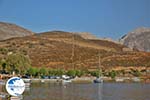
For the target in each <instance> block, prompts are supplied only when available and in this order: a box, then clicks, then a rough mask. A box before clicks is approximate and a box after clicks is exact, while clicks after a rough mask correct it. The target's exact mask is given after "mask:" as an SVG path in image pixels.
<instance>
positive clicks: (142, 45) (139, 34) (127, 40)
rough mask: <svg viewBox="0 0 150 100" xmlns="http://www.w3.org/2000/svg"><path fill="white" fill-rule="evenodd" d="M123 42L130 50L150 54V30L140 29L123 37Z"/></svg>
mask: <svg viewBox="0 0 150 100" xmlns="http://www.w3.org/2000/svg"><path fill="white" fill-rule="evenodd" d="M121 42H122V43H123V44H124V45H126V46H128V47H129V48H132V49H137V50H140V51H146V52H150V28H138V29H136V30H134V31H132V32H130V33H128V34H127V35H125V36H123V37H122V38H121Z"/></svg>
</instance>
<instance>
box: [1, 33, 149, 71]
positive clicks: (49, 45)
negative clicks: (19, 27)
mask: <svg viewBox="0 0 150 100" xmlns="http://www.w3.org/2000/svg"><path fill="white" fill-rule="evenodd" d="M124 48H126V47H125V46H123V45H120V44H116V43H113V42H110V41H103V40H91V39H90V40H88V39H84V38H82V37H81V36H80V35H78V34H72V33H69V32H62V31H52V32H45V33H40V34H35V35H32V36H27V37H19V38H13V39H9V40H5V41H1V42H0V58H4V57H5V56H6V55H8V54H10V52H11V53H15V52H22V53H23V54H25V55H28V56H29V57H30V59H31V62H32V66H34V67H49V68H63V69H72V68H77V69H91V70H93V69H97V68H98V65H99V60H100V62H101V67H103V68H105V69H109V68H112V67H118V66H119V67H120V66H121V67H131V66H132V67H140V66H149V65H148V64H149V63H148V62H149V59H150V54H149V53H144V52H136V51H124V50H123V49H124ZM99 58H100V59H99Z"/></svg>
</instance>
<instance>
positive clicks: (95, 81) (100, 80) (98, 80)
mask: <svg viewBox="0 0 150 100" xmlns="http://www.w3.org/2000/svg"><path fill="white" fill-rule="evenodd" d="M93 82H94V83H103V79H102V78H96V79H95V80H93Z"/></svg>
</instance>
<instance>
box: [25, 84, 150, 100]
mask: <svg viewBox="0 0 150 100" xmlns="http://www.w3.org/2000/svg"><path fill="white" fill-rule="evenodd" d="M23 100H150V84H143V83H103V84H65V85H62V84H48V83H38V84H37V83H36V84H32V85H31V87H30V88H27V89H26V91H25V92H24V95H23Z"/></svg>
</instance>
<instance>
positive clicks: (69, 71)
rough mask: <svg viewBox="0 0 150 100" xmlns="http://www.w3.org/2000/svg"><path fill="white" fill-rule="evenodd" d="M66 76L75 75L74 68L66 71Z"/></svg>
mask: <svg viewBox="0 0 150 100" xmlns="http://www.w3.org/2000/svg"><path fill="white" fill-rule="evenodd" d="M66 74H67V75H68V76H72V77H75V76H76V71H75V70H68V71H67V73H66Z"/></svg>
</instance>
